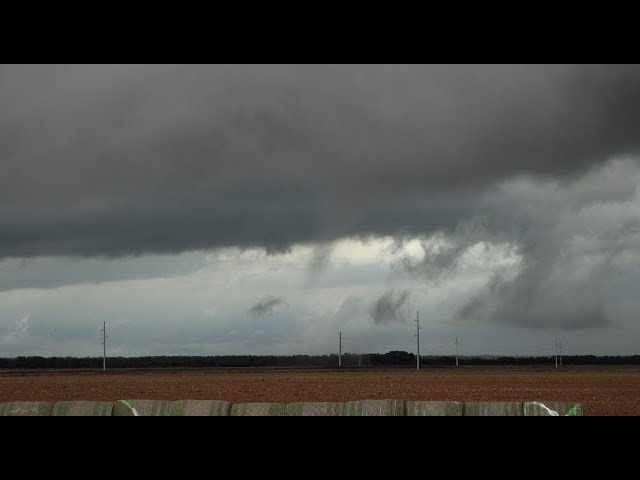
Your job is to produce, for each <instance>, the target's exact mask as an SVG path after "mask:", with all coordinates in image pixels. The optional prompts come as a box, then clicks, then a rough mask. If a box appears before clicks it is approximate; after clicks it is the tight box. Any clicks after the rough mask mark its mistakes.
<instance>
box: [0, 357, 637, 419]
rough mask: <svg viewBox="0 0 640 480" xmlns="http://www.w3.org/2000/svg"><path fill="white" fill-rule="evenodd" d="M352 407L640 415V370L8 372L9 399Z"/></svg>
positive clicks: (2, 394)
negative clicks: (537, 407)
mask: <svg viewBox="0 0 640 480" xmlns="http://www.w3.org/2000/svg"><path fill="white" fill-rule="evenodd" d="M127 398H130V399H156V400H178V399H193V400H204V399H206V400H227V401H230V402H345V401H350V400H363V399H382V398H397V399H403V400H458V401H528V400H542V401H567V402H580V403H582V404H583V405H584V406H585V409H586V412H587V414H588V415H640V367H574V368H569V367H565V368H563V369H561V370H559V371H556V370H555V369H546V368H534V367H531V368H502V367H500V368H498V367H463V368H459V369H454V368H425V369H424V370H423V371H421V372H420V373H417V372H415V371H412V370H408V369H382V370H343V371H338V370H296V369H264V370H256V369H249V370H238V369H236V370H196V371H173V370H170V371H162V370H155V371H135V372H132V371H117V372H107V373H106V374H103V373H102V372H88V371H82V372H9V371H3V372H0V403H1V402H9V401H18V400H22V401H49V402H55V401H60V400H101V401H115V400H119V399H127Z"/></svg>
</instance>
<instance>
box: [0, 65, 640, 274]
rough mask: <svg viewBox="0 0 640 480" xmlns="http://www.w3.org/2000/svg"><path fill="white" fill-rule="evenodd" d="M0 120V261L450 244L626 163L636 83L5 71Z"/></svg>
mask: <svg viewBox="0 0 640 480" xmlns="http://www.w3.org/2000/svg"><path fill="white" fill-rule="evenodd" d="M0 105H2V109H1V110H0V232H1V235H0V257H6V256H16V257H30V256H35V255H46V254H54V255H88V256H96V255H106V256H121V255H129V254H138V253H165V252H179V251H183V250H192V249H204V248H208V247H216V246H228V245H236V246H251V245H262V246H265V247H267V248H269V249H275V250H281V249H286V248H287V247H288V246H289V245H291V244H292V243H295V242H304V241H327V242H328V241H331V240H332V239H335V238H337V237H341V236H344V235H368V234H387V233H397V232H400V233H406V234H410V233H426V232H430V231H435V230H438V229H449V230H450V229H452V228H454V227H455V226H456V225H457V224H458V223H459V222H460V220H461V219H463V218H467V217H469V216H470V215H471V214H472V213H475V209H476V205H475V203H474V201H473V200H474V199H475V198H476V197H477V195H478V194H479V192H482V191H483V190H484V189H485V188H486V187H487V186H489V185H492V184H494V183H495V182H496V181H498V180H501V179H505V178H508V177H510V176H512V175H516V174H534V175H541V176H554V175H562V176H565V175H573V174H575V173H577V172H580V171H583V170H584V169H585V168H587V167H588V166H590V165H592V164H594V163H595V162H602V161H603V160H605V159H606V158H607V157H609V156H612V155H617V154H625V153H633V152H635V151H637V149H638V146H639V144H640V140H639V137H638V135H637V132H636V130H637V125H638V124H640V68H639V67H637V66H562V65H559V66H421V65H411V66H407V65H405V66H402V65H400V66H385V65H378V66H368V65H353V66H346V65H345V66H331V65H297V66H285V65H245V66H242V65H231V66H229V65H218V66H3V67H1V68H0ZM438 262H440V263H441V262H444V263H447V259H446V258H442V259H440V260H438Z"/></svg>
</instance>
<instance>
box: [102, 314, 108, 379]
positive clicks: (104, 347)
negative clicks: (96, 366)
mask: <svg viewBox="0 0 640 480" xmlns="http://www.w3.org/2000/svg"><path fill="white" fill-rule="evenodd" d="M101 332H102V371H103V372H106V371H107V322H103V323H102V330H101Z"/></svg>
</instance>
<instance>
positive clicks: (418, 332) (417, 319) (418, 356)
mask: <svg viewBox="0 0 640 480" xmlns="http://www.w3.org/2000/svg"><path fill="white" fill-rule="evenodd" d="M416 338H417V339H418V349H417V350H418V355H417V356H416V364H417V367H418V371H420V311H418V313H417V315H416Z"/></svg>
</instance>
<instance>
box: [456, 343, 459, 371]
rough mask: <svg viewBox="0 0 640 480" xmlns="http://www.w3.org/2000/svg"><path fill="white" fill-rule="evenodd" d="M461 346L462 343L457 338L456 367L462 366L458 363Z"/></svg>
mask: <svg viewBox="0 0 640 480" xmlns="http://www.w3.org/2000/svg"><path fill="white" fill-rule="evenodd" d="M459 345H460V342H459V341H458V337H456V367H458V366H460V364H459V363H458V356H459V349H458V347H459Z"/></svg>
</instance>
